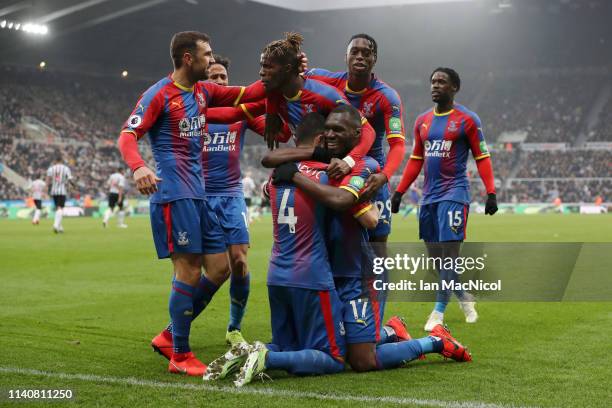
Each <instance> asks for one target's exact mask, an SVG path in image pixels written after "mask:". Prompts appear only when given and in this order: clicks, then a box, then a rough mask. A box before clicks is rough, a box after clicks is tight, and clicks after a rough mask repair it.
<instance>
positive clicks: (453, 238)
mask: <svg viewBox="0 0 612 408" xmlns="http://www.w3.org/2000/svg"><path fill="white" fill-rule="evenodd" d="M468 215H469V206H468V205H465V204H462V203H457V202H454V201H443V202H441V203H440V205H439V207H438V220H439V226H440V228H439V233H440V236H439V239H440V241H441V243H442V249H443V252H444V253H443V257H444V258H453V259H455V258H457V257H459V255H460V251H461V244H462V243H463V241H464V240H465V238H466V232H467V221H468ZM444 278H445V279H446V281H447V282H449V283H454V282H460V281H461V279H460V275H459V274H457V273H456V272H455V270H454V269H448V270H445V271H444ZM453 292H454V293H455V295H456V296H457V298H458V299H459V306H460V307H461V309H462V310H463V312H464V314H465V318H466V322H468V323H475V322H476V321H477V320H478V313H477V312H476V307H475V302H474V297H473V296H472V295H471V294H470V293H468V292H466V291H464V290H461V289H458V290H454V291H453ZM449 295H450V293H449Z"/></svg>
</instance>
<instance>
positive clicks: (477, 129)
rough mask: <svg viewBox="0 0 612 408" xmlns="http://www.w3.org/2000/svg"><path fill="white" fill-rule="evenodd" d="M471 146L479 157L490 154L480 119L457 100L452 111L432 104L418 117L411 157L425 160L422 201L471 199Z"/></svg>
mask: <svg viewBox="0 0 612 408" xmlns="http://www.w3.org/2000/svg"><path fill="white" fill-rule="evenodd" d="M468 150H471V151H472V154H473V156H474V159H476V160H481V159H484V158H485V157H489V156H490V154H489V150H488V149H487V144H486V142H485V139H484V134H483V133H482V125H481V123H480V119H479V118H478V115H476V114H475V113H474V112H472V111H470V110H468V109H467V108H466V107H465V106H462V105H459V104H455V105H454V106H453V109H452V110H451V111H450V112H447V113H442V114H439V113H436V112H435V110H434V109H433V108H432V109H429V110H428V111H426V112H425V113H423V114H421V115H420V116H419V117H418V118H417V120H416V121H415V123H414V148H413V151H412V155H411V156H410V158H411V159H415V160H425V162H424V167H425V182H424V184H423V196H422V198H421V204H431V203H436V202H438V201H456V202H458V203H463V204H469V203H470V183H469V181H468V178H467V173H466V167H467V159H468Z"/></svg>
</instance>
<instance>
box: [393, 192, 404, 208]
mask: <svg viewBox="0 0 612 408" xmlns="http://www.w3.org/2000/svg"><path fill="white" fill-rule="evenodd" d="M403 195H404V193H400V192H398V191H396V192H395V193H393V195H392V196H391V212H392V213H393V214H397V213H398V212H399V208H400V204H401V203H402V196H403Z"/></svg>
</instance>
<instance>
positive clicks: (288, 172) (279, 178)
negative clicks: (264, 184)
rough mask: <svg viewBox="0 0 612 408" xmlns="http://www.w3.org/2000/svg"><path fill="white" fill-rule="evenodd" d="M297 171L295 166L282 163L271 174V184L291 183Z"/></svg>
mask: <svg viewBox="0 0 612 408" xmlns="http://www.w3.org/2000/svg"><path fill="white" fill-rule="evenodd" d="M298 171H299V170H298V167H297V164H295V163H283V164H281V165H280V166H278V167H277V168H275V169H274V173H272V184H274V185H277V184H282V183H291V181H292V179H293V175H294V174H295V173H297V172H298Z"/></svg>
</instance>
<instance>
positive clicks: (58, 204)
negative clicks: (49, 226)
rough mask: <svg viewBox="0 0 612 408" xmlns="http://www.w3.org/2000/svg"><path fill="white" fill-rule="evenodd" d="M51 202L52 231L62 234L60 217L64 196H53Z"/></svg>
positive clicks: (62, 210)
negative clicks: (53, 212)
mask: <svg viewBox="0 0 612 408" xmlns="http://www.w3.org/2000/svg"><path fill="white" fill-rule="evenodd" d="M53 202H54V204H55V219H54V220H53V231H54V232H55V233H58V232H60V233H61V232H64V228H63V227H62V217H63V216H64V205H65V204H66V196H65V195H55V196H53Z"/></svg>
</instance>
